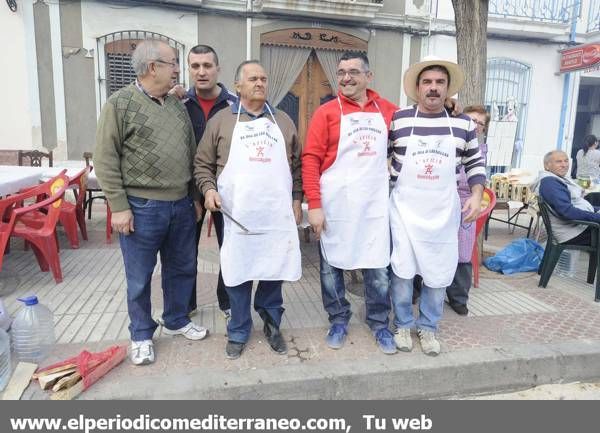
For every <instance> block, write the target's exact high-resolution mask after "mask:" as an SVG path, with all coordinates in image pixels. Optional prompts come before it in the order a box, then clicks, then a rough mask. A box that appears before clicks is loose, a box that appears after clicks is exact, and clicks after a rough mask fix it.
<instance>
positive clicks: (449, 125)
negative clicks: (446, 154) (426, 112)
mask: <svg viewBox="0 0 600 433" xmlns="http://www.w3.org/2000/svg"><path fill="white" fill-rule="evenodd" d="M418 114H419V106H418V105H416V106H415V117H414V118H415V119H416V118H417V117H418ZM444 114H445V115H446V121H447V122H448V129H449V130H450V135H452V137H454V131H453V130H452V124H451V123H450V116H448V111H447V110H446V109H445V108H444ZM414 129H415V124H414V122H413V124H412V126H411V127H410V135H411V136H412V135H413V131H414Z"/></svg>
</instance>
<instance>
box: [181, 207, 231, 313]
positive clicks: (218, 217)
mask: <svg viewBox="0 0 600 433" xmlns="http://www.w3.org/2000/svg"><path fill="white" fill-rule="evenodd" d="M206 213H207V212H206V211H204V212H203V213H202V216H201V217H200V221H198V222H197V223H196V247H197V246H198V245H199V243H200V234H201V232H202V223H203V222H204V217H205V216H206ZM212 220H213V224H214V226H215V232H216V233H217V242H218V243H219V249H220V248H221V245H223V214H222V213H221V212H214V213H213V214H212ZM196 253H197V251H196ZM196 255H197V254H196ZM196 298H197V295H196V282H194V288H193V290H192V296H191V298H190V303H189V306H188V310H189V311H193V310H195V309H196V308H197V307H198V304H197V301H196ZM217 300H218V301H219V308H220V309H221V311H225V310H229V309H230V308H231V307H230V304H229V296H228V295H227V291H226V290H225V283H224V282H223V275H221V268H219V280H218V281H217Z"/></svg>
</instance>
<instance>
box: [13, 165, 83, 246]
mask: <svg viewBox="0 0 600 433" xmlns="http://www.w3.org/2000/svg"><path fill="white" fill-rule="evenodd" d="M91 170H92V168H91V167H85V168H84V169H82V170H81V171H79V172H78V173H77V174H76V175H75V176H72V177H71V178H70V180H69V187H76V188H75V189H73V193H74V194H75V204H73V203H71V202H68V201H66V200H64V201H63V203H62V206H61V208H60V217H59V221H60V223H61V225H62V226H63V227H64V229H65V234H66V235H67V239H68V240H69V243H70V244H71V248H73V249H77V248H79V236H78V235H77V225H79V228H80V230H81V236H82V237H83V239H85V240H86V241H87V240H88V235H87V227H86V224H85V209H84V207H83V206H84V203H85V193H86V188H87V178H88V175H89V173H90V171H91ZM29 189H31V188H25V189H22V190H21V191H19V192H25V191H29ZM69 189H71V188H69ZM44 198H45V196H42V197H41V198H40V197H39V196H38V199H37V200H38V201H41V200H43V199H44ZM45 218H46V211H45V210H41V211H39V212H33V213H30V214H28V215H25V216H24V217H23V222H24V223H25V224H26V225H28V226H31V227H41V226H42V225H43V224H44V220H45Z"/></svg>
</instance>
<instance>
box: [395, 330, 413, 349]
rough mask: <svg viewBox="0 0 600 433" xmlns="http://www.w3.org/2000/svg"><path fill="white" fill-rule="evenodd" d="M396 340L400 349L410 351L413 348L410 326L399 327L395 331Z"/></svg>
mask: <svg viewBox="0 0 600 433" xmlns="http://www.w3.org/2000/svg"><path fill="white" fill-rule="evenodd" d="M394 342H395V343H396V347H397V348H398V350H401V351H402V352H410V351H411V350H412V348H413V342H412V338H411V336H410V328H397V329H396V332H394Z"/></svg>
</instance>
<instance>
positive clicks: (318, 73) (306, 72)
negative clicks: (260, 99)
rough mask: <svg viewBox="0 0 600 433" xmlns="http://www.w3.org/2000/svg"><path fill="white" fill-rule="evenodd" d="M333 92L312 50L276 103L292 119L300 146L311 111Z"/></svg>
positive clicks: (302, 142) (331, 95)
mask: <svg viewBox="0 0 600 433" xmlns="http://www.w3.org/2000/svg"><path fill="white" fill-rule="evenodd" d="M335 94H336V92H335V89H332V87H331V84H330V83H329V80H328V79H327V75H326V74H325V70H324V69H323V67H322V66H321V63H320V62H319V59H318V58H317V53H316V52H315V50H312V51H311V53H310V55H309V56H308V59H307V60H306V63H305V64H304V67H303V68H302V70H301V71H300V73H299V74H298V77H297V78H296V81H295V82H294V85H293V86H292V88H291V89H290V90H289V91H288V92H287V94H286V95H285V96H284V98H283V99H282V101H281V102H280V103H279V105H277V108H278V109H280V110H283V111H285V112H286V113H287V114H288V116H290V118H291V119H292V120H293V121H294V124H295V125H296V128H297V129H298V138H299V140H300V143H301V145H302V146H304V140H305V138H306V131H307V129H308V125H309V123H310V119H311V118H312V115H313V113H314V112H315V111H316V109H317V108H319V106H320V105H321V104H324V103H325V102H327V101H329V100H331V99H333V98H335Z"/></svg>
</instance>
